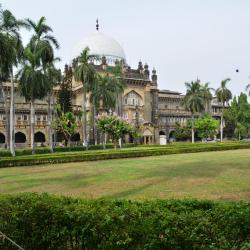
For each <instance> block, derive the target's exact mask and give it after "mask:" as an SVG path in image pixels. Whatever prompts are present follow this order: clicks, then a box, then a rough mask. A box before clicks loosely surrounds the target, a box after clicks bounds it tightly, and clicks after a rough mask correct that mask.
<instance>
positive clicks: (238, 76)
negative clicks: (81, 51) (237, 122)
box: [0, 0, 250, 94]
mask: <svg viewBox="0 0 250 250" xmlns="http://www.w3.org/2000/svg"><path fill="white" fill-rule="evenodd" d="M0 2H1V3H2V5H3V6H2V7H3V8H7V9H9V10H11V11H12V12H13V13H14V15H16V17H18V18H26V17H29V18H31V19H32V20H35V21H37V20H38V18H40V17H41V16H45V17H46V18H47V23H48V24H49V25H50V26H52V28H53V29H54V35H55V37H56V38H57V39H58V41H59V42H60V46H61V49H60V50H59V51H58V53H57V55H58V56H60V57H61V59H62V62H61V66H62V65H64V64H65V63H68V62H69V61H70V59H71V55H72V50H73V48H74V47H75V46H76V45H77V44H78V43H79V42H81V41H82V40H83V39H84V37H86V36H87V35H88V34H90V33H92V32H93V31H94V30H95V20H96V18H98V19H99V20H100V30H101V31H102V32H104V33H106V34H107V35H109V36H112V37H113V38H114V39H116V40H117V41H118V42H119V43H120V44H121V45H122V46H123V48H124V50H125V53H126V57H127V62H128V64H129V65H131V66H132V67H137V64H138V61H139V60H142V62H143V63H145V62H147V63H148V64H149V67H150V70H152V68H153V67H155V68H156V70H157V74H158V79H159V80H158V84H159V87H160V88H161V89H170V90H176V91H180V92H185V87H184V83H185V82H187V81H191V80H195V79H196V78H197V76H198V77H199V79H200V80H201V81H203V82H210V83H211V86H212V87H214V88H217V87H218V85H219V83H220V81H221V80H222V79H224V78H227V77H230V78H231V83H230V84H229V87H230V88H231V90H232V91H233V93H234V94H239V93H240V92H241V91H244V90H245V86H246V84H248V83H249V82H250V79H249V76H250V0H154V1H152V0H137V1H135V0H126V1H125V0H123V1H119V0H105V1H101V0H99V1H97V0H87V1H86V0H71V1H65V0H61V1H60V0H40V1H36V0H0ZM22 33H23V39H24V41H25V42H26V41H27V40H28V37H29V36H28V34H27V33H25V32H22ZM236 69H239V73H236Z"/></svg>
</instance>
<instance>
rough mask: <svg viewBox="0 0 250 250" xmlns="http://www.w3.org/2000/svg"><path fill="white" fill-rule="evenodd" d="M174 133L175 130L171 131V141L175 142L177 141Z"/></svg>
mask: <svg viewBox="0 0 250 250" xmlns="http://www.w3.org/2000/svg"><path fill="white" fill-rule="evenodd" d="M174 133H175V130H171V131H170V132H169V141H175V140H176V138H175V135H174Z"/></svg>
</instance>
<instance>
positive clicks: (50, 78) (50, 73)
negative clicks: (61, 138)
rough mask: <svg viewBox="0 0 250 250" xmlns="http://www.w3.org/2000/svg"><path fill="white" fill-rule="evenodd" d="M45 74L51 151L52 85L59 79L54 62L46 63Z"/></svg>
mask: <svg viewBox="0 0 250 250" xmlns="http://www.w3.org/2000/svg"><path fill="white" fill-rule="evenodd" d="M44 70H45V75H46V79H47V84H46V85H47V88H48V138H49V147H50V151H51V152H53V139H52V134H53V132H52V120H53V119H52V110H53V108H52V102H53V101H52V100H53V99H54V93H53V87H55V86H56V85H58V84H59V82H60V80H61V71H60V70H59V69H56V68H55V65H54V63H53V62H52V63H47V64H46V66H45V68H44Z"/></svg>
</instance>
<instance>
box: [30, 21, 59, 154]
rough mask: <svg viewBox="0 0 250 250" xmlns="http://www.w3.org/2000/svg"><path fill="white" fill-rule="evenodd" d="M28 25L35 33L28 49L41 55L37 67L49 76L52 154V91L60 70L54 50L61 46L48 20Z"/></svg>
mask: <svg viewBox="0 0 250 250" xmlns="http://www.w3.org/2000/svg"><path fill="white" fill-rule="evenodd" d="M26 21H27V24H28V25H29V27H30V28H31V30H32V31H33V35H32V37H31V39H30V42H29V44H28V47H29V48H30V50H31V52H32V53H34V54H37V52H38V53H40V58H39V60H38V62H37V63H38V64H37V66H41V67H42V69H43V73H44V74H46V75H47V80H48V81H47V82H46V85H47V86H46V88H47V94H48V98H49V99H48V104H49V105H48V131H49V133H48V137H49V145H50V150H51V152H52V151H53V141H52V127H51V116H52V114H51V112H52V108H51V98H52V95H51V93H52V89H53V86H54V85H55V84H56V82H57V78H58V70H57V69H55V66H54V65H53V62H55V61H56V59H55V56H54V48H56V49H58V48H59V44H58V42H57V40H56V38H55V37H54V36H52V35H51V33H52V32H53V30H52V28H51V27H50V26H48V25H47V24H46V18H45V17H44V16H43V17H41V18H40V19H39V20H38V22H37V23H36V22H34V21H32V20H30V19H27V20H26Z"/></svg>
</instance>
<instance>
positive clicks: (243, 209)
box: [0, 194, 250, 250]
mask: <svg viewBox="0 0 250 250" xmlns="http://www.w3.org/2000/svg"><path fill="white" fill-rule="evenodd" d="M249 221H250V202H238V203H222V202H212V201H197V200H182V201H181V200H161V201H160V200H157V201H144V202H136V201H133V202H132V201H125V200H116V201H108V200H92V201H90V200H81V199H72V198H66V197H54V196H49V195H47V194H42V195H38V194H21V195H17V196H10V195H2V196H0V230H1V231H2V232H4V233H5V234H6V235H8V236H9V237H10V238H11V239H13V240H14V241H15V242H16V243H18V244H19V245H21V246H22V247H23V248H24V249H26V250H31V249H32V250H33V249H43V250H49V249H53V250H57V249H58V250H59V249H64V250H76V249H102V250H105V249H114V250H116V249H121V250H122V249H124V250H125V249H137V250H139V249H143V250H144V249H148V250H149V249H150V250H151V249H154V250H158V249H159V250H161V249H184V250H185V249H187V250H190V249H227V250H228V249H241V250H246V249H249V247H250V223H249ZM1 249H3V250H11V249H15V248H14V247H13V246H11V245H10V244H9V243H8V242H7V241H5V244H4V245H2V246H1Z"/></svg>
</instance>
